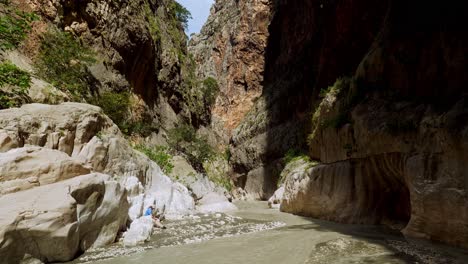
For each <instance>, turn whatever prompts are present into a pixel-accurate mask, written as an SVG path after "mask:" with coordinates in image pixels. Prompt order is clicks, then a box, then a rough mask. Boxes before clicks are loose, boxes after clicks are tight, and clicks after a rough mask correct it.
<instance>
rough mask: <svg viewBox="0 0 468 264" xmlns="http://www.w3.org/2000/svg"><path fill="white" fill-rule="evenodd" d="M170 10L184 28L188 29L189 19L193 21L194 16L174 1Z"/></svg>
mask: <svg viewBox="0 0 468 264" xmlns="http://www.w3.org/2000/svg"><path fill="white" fill-rule="evenodd" d="M169 10H170V12H171V13H172V14H174V16H175V18H176V19H177V21H178V22H179V23H180V24H182V26H183V27H184V28H185V29H187V27H188V21H189V19H192V14H191V13H190V11H188V10H187V8H185V7H184V6H182V5H181V4H179V3H178V2H176V1H172V2H171V4H170V6H169Z"/></svg>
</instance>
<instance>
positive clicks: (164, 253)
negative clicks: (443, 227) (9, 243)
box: [74, 202, 468, 264]
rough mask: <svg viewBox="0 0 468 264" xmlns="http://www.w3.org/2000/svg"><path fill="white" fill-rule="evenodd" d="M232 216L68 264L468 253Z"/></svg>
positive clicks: (184, 223) (386, 235) (258, 263)
mask: <svg viewBox="0 0 468 264" xmlns="http://www.w3.org/2000/svg"><path fill="white" fill-rule="evenodd" d="M236 205H237V206H238V207H239V209H240V210H239V211H238V212H236V213H233V214H232V215H226V214H212V215H193V216H189V217H186V218H184V219H182V220H177V221H172V222H167V223H165V224H166V226H167V229H166V230H158V231H157V232H156V233H155V234H154V235H153V239H152V240H151V241H150V242H148V243H147V244H144V245H142V246H138V247H133V248H125V247H122V246H120V245H119V244H115V245H113V246H110V247H107V248H104V249H99V250H96V251H94V252H89V253H86V254H85V255H84V256H82V257H81V258H79V259H78V260H76V261H75V262H74V263H85V262H88V263H102V264H104V263H106V264H111V263H112V264H114V263H115V264H123V263H140V264H144V263H148V264H149V263H183V264H188V263H193V264H196V263H226V264H228V263H235V264H239V263H252V264H253V263H255V264H263V263H265V264H275V263H285V264H286V263H287V264H295V263H301V264H315V263H317V264H318V263H379V264H380V263H392V264H393V263H460V264H461V263H468V252H467V251H464V250H460V249H455V248H451V247H447V246H443V245H439V244H434V243H429V242H426V241H417V240H407V239H405V238H404V237H403V236H402V235H401V234H400V233H399V232H396V231H394V230H390V229H386V228H384V227H376V226H363V225H342V224H336V223H330V222H326V221H320V220H315V219H310V218H305V217H300V216H294V215H290V214H285V213H281V212H278V211H277V210H274V209H269V208H268V207H267V204H266V203H265V202H239V203H237V204H236Z"/></svg>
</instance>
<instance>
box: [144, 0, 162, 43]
mask: <svg viewBox="0 0 468 264" xmlns="http://www.w3.org/2000/svg"><path fill="white" fill-rule="evenodd" d="M144 9H145V16H146V18H147V19H148V23H149V31H150V33H151V37H152V38H153V40H154V41H160V40H161V29H160V28H159V22H158V20H157V19H156V15H155V14H154V13H153V11H152V10H151V6H150V4H149V3H148V2H145V6H144Z"/></svg>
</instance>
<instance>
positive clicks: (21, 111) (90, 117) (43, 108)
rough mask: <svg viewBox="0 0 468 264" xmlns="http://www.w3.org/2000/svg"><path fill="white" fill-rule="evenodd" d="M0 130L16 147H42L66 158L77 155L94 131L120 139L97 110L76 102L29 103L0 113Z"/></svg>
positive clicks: (112, 126) (113, 126) (108, 121)
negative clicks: (64, 155)
mask: <svg viewBox="0 0 468 264" xmlns="http://www.w3.org/2000/svg"><path fill="white" fill-rule="evenodd" d="M0 130H2V131H3V133H6V134H7V135H8V136H9V137H10V139H11V142H12V143H11V144H14V145H16V146H18V147H24V146H25V145H34V146H40V147H46V148H50V149H56V150H59V151H62V152H64V153H66V154H68V155H70V156H76V155H78V154H79V153H80V151H81V149H82V148H83V146H84V145H85V144H87V143H88V142H89V141H90V140H91V139H92V138H93V136H95V135H96V134H97V133H98V132H105V134H109V135H114V136H120V132H119V129H118V128H117V126H115V125H114V124H113V122H112V121H111V120H110V119H109V118H108V117H107V116H105V115H104V114H103V112H102V110H101V108H99V107H97V106H92V105H87V104H79V103H63V104H60V105H44V104H29V105H23V106H22V107H21V108H11V109H6V110H2V111H0Z"/></svg>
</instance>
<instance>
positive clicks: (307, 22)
mask: <svg viewBox="0 0 468 264" xmlns="http://www.w3.org/2000/svg"><path fill="white" fill-rule="evenodd" d="M466 10H467V8H466V6H465V5H464V4H461V3H457V4H454V5H447V6H440V5H436V4H432V3H427V2H424V3H423V2H422V1H416V2H413V3H411V4H408V3H406V2H403V1H383V2H379V3H375V2H372V1H366V0H360V1H356V0H354V1H351V0H350V1H331V2H323V1H307V2H299V1H275V2H274V17H273V19H272V22H271V24H270V27H269V38H268V42H267V49H266V57H265V73H264V79H265V80H264V89H263V93H262V96H261V97H260V98H259V99H258V100H257V102H256V104H255V106H254V108H253V109H252V111H250V113H249V114H248V115H247V116H246V118H244V119H243V121H242V122H241V124H240V125H239V126H238V127H237V128H236V129H235V130H234V132H233V135H232V138H231V145H230V146H231V152H232V158H231V165H232V169H233V172H234V175H235V177H236V182H237V185H238V186H241V187H243V188H245V190H246V191H247V192H248V193H250V195H251V196H252V197H254V198H260V199H266V198H268V197H269V196H271V195H272V194H273V192H274V191H275V189H276V184H277V181H278V180H279V174H280V173H279V172H281V170H282V168H283V166H284V158H283V157H284V156H285V153H286V152H288V150H291V149H297V150H300V151H303V152H305V153H307V154H308V156H310V157H311V158H312V159H313V160H317V161H318V162H319V163H320V165H318V166H315V163H313V162H311V164H310V165H309V166H304V167H303V168H304V169H303V171H302V172H297V171H296V172H295V173H290V174H289V175H288V176H287V177H286V186H285V194H284V198H283V202H282V205H281V210H283V211H286V212H291V213H295V214H301V215H305V216H314V217H319V218H324V219H329V220H334V221H340V222H345V223H374V224H376V223H377V224H378V223H386V224H390V225H392V224H395V223H400V224H403V227H405V228H404V233H405V234H407V235H409V236H413V237H424V238H428V239H432V240H437V241H443V242H446V243H450V244H452V245H457V246H462V247H468V241H467V240H466V237H468V236H467V232H468V226H467V225H466V223H467V220H468V219H467V218H466V215H467V212H466V210H467V208H468V197H467V194H466V191H467V188H468V176H467V175H466V172H465V168H466V165H464V164H466V157H467V154H468V152H467V149H466V144H467V143H466V142H467V138H466V131H467V130H466V113H467V111H468V110H467V109H468V107H467V105H466V98H465V93H466V92H465V89H464V84H465V83H466V81H467V80H466V79H467V77H466V74H464V72H466V70H467V67H468V63H467V61H466V56H465V54H466V47H467V42H468V38H467V35H466V34H465V33H464V30H463V27H462V26H461V25H462V24H463V23H462V21H463V14H464V13H466Z"/></svg>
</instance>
